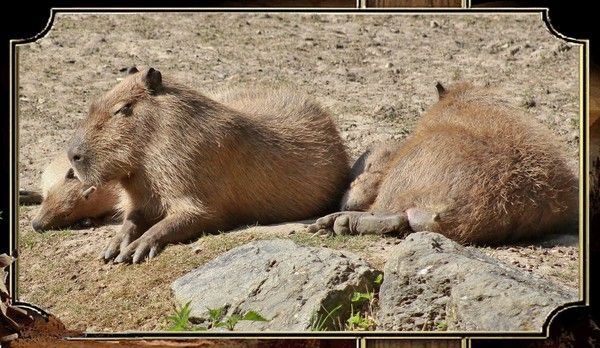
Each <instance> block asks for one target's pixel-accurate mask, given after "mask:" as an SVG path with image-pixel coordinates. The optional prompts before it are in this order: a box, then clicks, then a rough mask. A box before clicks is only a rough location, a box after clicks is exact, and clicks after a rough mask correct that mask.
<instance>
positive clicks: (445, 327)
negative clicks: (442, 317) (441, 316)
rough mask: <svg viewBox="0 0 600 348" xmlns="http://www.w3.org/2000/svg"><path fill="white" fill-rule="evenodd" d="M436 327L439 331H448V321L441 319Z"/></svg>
mask: <svg viewBox="0 0 600 348" xmlns="http://www.w3.org/2000/svg"><path fill="white" fill-rule="evenodd" d="M435 329H436V330H438V331H448V323H447V322H445V321H440V322H438V323H436V324H435Z"/></svg>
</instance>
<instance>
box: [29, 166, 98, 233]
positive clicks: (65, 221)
mask: <svg viewBox="0 0 600 348" xmlns="http://www.w3.org/2000/svg"><path fill="white" fill-rule="evenodd" d="M95 190H96V188H95V187H94V186H91V187H90V186H89V185H85V184H84V183H82V182H81V181H80V180H79V179H77V178H76V177H75V173H74V172H73V168H69V170H68V171H67V173H66V175H65V177H64V179H62V180H59V181H58V182H57V183H56V184H54V185H53V186H52V187H50V189H49V190H48V192H47V193H46V196H45V197H44V200H43V201H42V205H41V206H40V209H39V211H38V213H37V215H36V216H35V218H34V219H33V221H32V222H31V225H32V227H33V229H34V230H35V231H46V230H51V229H56V228H61V227H66V226H71V225H73V224H75V223H76V222H78V221H80V220H82V219H84V218H86V217H87V216H86V213H87V212H88V211H87V210H86V209H84V207H85V204H87V202H88V201H89V200H90V199H91V197H92V195H93V194H94V191H95Z"/></svg>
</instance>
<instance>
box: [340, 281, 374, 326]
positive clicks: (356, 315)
mask: <svg viewBox="0 0 600 348" xmlns="http://www.w3.org/2000/svg"><path fill="white" fill-rule="evenodd" d="M382 282H383V274H382V273H380V274H378V275H377V277H375V280H374V281H373V283H375V285H376V287H379V286H380V285H381V283H382ZM366 290H367V291H366V292H360V291H355V292H353V293H352V298H351V299H350V301H351V304H350V318H348V320H346V330H349V331H355V330H359V331H364V330H373V329H375V319H374V315H373V313H374V310H375V305H376V304H377V297H376V296H375V292H374V291H369V288H368V287H367V288H366ZM356 308H358V310H356Z"/></svg>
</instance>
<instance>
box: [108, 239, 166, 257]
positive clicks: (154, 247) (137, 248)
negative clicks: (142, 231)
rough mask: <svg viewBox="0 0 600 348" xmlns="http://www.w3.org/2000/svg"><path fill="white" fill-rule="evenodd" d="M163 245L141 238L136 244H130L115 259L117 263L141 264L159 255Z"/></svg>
mask: <svg viewBox="0 0 600 348" xmlns="http://www.w3.org/2000/svg"><path fill="white" fill-rule="evenodd" d="M160 249H161V245H160V244H159V243H158V242H156V241H154V240H153V239H152V238H144V237H141V238H139V239H138V240H136V241H135V242H133V243H131V244H129V245H128V246H127V247H126V248H125V249H124V250H122V251H121V253H120V254H119V256H117V257H116V258H115V262H116V263H124V262H125V263H129V262H131V263H140V262H142V261H144V260H146V258H148V259H151V258H153V257H154V256H156V255H158V253H159V252H160Z"/></svg>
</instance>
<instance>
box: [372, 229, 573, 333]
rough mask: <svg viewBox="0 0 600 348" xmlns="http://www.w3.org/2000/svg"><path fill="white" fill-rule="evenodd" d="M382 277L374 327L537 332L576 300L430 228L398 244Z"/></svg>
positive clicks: (556, 288)
mask: <svg viewBox="0 0 600 348" xmlns="http://www.w3.org/2000/svg"><path fill="white" fill-rule="evenodd" d="M384 275H385V276H384V281H383V284H382V285H381V289H380V293H379V302H380V309H379V313H378V321H379V326H378V329H379V330H421V329H424V330H439V329H446V328H447V329H448V330H450V331H463V330H464V331H540V330H541V329H542V325H543V323H544V321H545V320H546V317H547V316H548V315H549V314H550V312H551V311H552V310H553V309H555V308H557V307H559V306H560V305H562V304H565V303H568V302H572V301H576V300H577V293H576V292H574V291H571V290H568V289H567V288H564V287H562V286H560V285H557V284H554V283H552V282H550V281H548V280H545V279H543V278H541V277H538V276H535V275H533V274H531V273H528V272H526V271H523V270H519V269H517V268H514V267H512V266H509V265H507V264H505V263H503V262H501V261H499V260H497V259H494V258H492V257H489V256H486V255H484V254H482V253H481V252H479V251H477V250H475V249H473V248H470V247H465V246H462V245H460V244H458V243H456V242H454V241H452V240H450V239H448V238H446V237H444V236H442V235H440V234H437V233H432V232H420V233H413V234H411V235H409V236H408V237H407V238H406V240H404V241H403V242H402V243H400V244H398V246H397V247H396V249H395V250H394V251H393V256H392V257H391V258H390V259H389V260H388V262H387V263H386V265H385V268H384ZM423 319H424V320H423Z"/></svg>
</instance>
